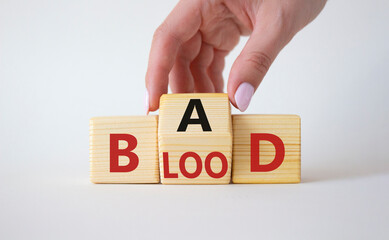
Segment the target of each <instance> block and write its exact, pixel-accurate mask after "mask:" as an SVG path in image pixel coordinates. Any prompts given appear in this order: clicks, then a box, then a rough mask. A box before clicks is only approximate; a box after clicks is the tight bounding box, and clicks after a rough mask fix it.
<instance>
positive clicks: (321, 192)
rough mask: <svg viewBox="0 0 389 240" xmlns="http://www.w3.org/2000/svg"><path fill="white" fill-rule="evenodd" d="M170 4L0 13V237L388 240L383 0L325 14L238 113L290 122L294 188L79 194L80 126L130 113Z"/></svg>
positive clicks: (331, 5) (80, 0)
mask: <svg viewBox="0 0 389 240" xmlns="http://www.w3.org/2000/svg"><path fill="white" fill-rule="evenodd" d="M175 3H176V1H167V0H164V1H155V0H154V1H151V0H147V1H144V0H142V1H130V0H121V1H101V0H99V1H92V0H90V1H87V0H61V1H60V0H56V1H49V0H46V1H44V0H42V1H38V0H37V1H25V0H7V1H5V0H0V238H1V239H80V238H83V239H91V238H92V237H93V238H94V239H155V238H157V237H158V238H161V239H162V238H165V237H166V238H168V237H169V238H170V239H175V238H189V239H196V238H199V237H203V238H205V239H209V238H211V237H212V238H226V239H248V238H250V239H270V238H271V239H286V238H288V239H370V238H372V239H388V238H389V225H388V218H389V207H388V203H389V146H388V145H389V140H388V137H389V127H388V121H389V107H388V103H389V96H388V91H389V79H388V76H389V64H388V63H389V46H388V43H389V27H388V26H389V14H388V10H389V4H388V2H387V1H385V0H381V1H380V0H374V1H362V0H358V1H346V0H343V1H342V0H338V1H329V2H328V4H327V6H326V7H325V9H324V11H323V12H322V14H321V15H320V16H319V17H318V18H317V19H316V20H315V21H314V22H313V23H312V24H311V25H309V26H308V27H307V28H305V29H304V30H302V31H301V32H300V33H299V34H298V35H297V36H296V37H295V38H294V39H293V40H292V42H291V43H290V44H289V45H288V46H287V47H286V48H285V49H284V50H283V51H282V53H281V54H280V55H279V57H278V59H277V60H276V61H275V62H274V64H273V66H272V67H271V69H270V71H269V73H268V74H267V76H266V78H265V80H264V81H263V83H262V85H261V86H260V88H259V89H258V91H257V93H256V95H255V96H254V98H253V100H252V104H251V106H250V107H249V109H248V111H247V113H281V114H299V115H300V116H301V118H302V183H301V184H292V185H287V184H285V185H284V184H279V185H232V184H231V185H224V186H164V185H134V184H133V185H131V184H122V185H94V184H91V183H90V182H89V160H88V154H89V150H88V144H89V142H88V141H89V137H88V134H89V118H90V117H93V116H111V115H141V114H143V113H144V109H143V94H144V75H145V71H146V66H147V60H148V52H149V49H150V43H151V38H152V34H153V31H154V30H155V28H156V27H157V26H158V25H159V24H160V23H161V21H162V20H163V19H164V18H165V16H166V15H167V14H168V13H169V12H170V10H171V9H172V8H173V6H174V5H175ZM245 40H246V39H242V41H241V43H240V44H239V46H238V47H237V49H236V51H234V52H233V53H231V54H230V55H229V57H228V61H227V64H226V69H225V77H227V76H228V72H229V69H230V67H231V64H232V62H233V60H234V58H235V57H236V56H237V54H238V53H239V50H240V49H241V48H242V46H243V45H244V43H245ZM236 112H237V111H235V113H236Z"/></svg>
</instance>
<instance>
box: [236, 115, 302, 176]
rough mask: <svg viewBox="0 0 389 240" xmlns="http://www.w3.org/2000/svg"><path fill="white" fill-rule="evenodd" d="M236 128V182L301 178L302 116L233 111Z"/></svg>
mask: <svg viewBox="0 0 389 240" xmlns="http://www.w3.org/2000/svg"><path fill="white" fill-rule="evenodd" d="M232 128H233V134H234V141H233V156H232V158H233V163H232V182H233V183H299V182H300V147H301V146H300V117H299V116H297V115H233V116H232ZM274 136H275V137H274ZM277 138H278V139H277ZM279 139H280V140H281V141H282V142H280V141H279ZM258 144H259V145H258ZM255 145H257V146H259V149H256V147H255ZM282 145H283V146H284V157H283V156H282V155H283V154H282ZM258 152H259V157H258V155H256V153H258ZM276 155H277V157H276ZM252 161H253V162H254V163H253V164H252ZM258 165H260V166H258ZM277 165H279V166H277ZM273 169H274V170H273Z"/></svg>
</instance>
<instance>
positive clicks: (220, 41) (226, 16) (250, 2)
mask: <svg viewBox="0 0 389 240" xmlns="http://www.w3.org/2000/svg"><path fill="white" fill-rule="evenodd" d="M325 2H326V0H181V1H179V2H178V4H177V5H176V7H175V8H174V9H173V11H172V12H171V13H170V14H169V16H168V17H167V18H166V19H165V21H164V22H163V23H162V24H161V25H160V26H159V27H158V29H157V30H156V31H155V33H154V37H153V42H152V45H151V51H150V58H149V64H148V68H147V73H146V88H147V92H146V111H147V113H148V112H149V111H155V110H157V109H158V108H159V98H160V96H161V95H162V94H164V93H167V89H168V84H169V85H170V88H171V90H172V92H173V93H190V92H223V86H224V81H223V76H222V71H223V68H224V61H225V60H224V59H225V57H226V56H227V54H228V53H229V52H230V51H231V50H232V49H233V48H234V47H235V46H236V45H237V44H238V42H239V38H240V36H241V35H250V38H249V40H248V41H247V43H246V45H245V47H244V48H243V50H242V52H241V53H240V55H239V56H238V58H237V59H236V60H235V62H234V64H233V66H232V68H231V71H230V75H229V79H228V85H227V92H228V96H229V99H230V102H231V103H232V104H233V105H234V106H235V107H236V108H238V109H239V110H240V111H245V110H246V109H247V107H248V105H249V103H250V100H251V97H252V96H253V94H254V92H255V90H256V89H257V87H258V86H259V84H260V83H261V81H262V79H263V77H264V76H265V74H266V72H267V71H268V69H269V67H270V65H271V64H272V62H273V61H274V59H275V58H276V56H277V55H278V53H279V52H280V51H281V49H282V48H283V47H284V46H285V45H286V44H287V43H288V42H289V41H290V40H291V39H292V38H293V36H294V35H295V34H296V33H297V32H298V31H299V30H301V29H302V28H303V27H304V26H306V25H307V24H308V23H309V22H311V21H312V20H313V19H314V18H315V17H316V16H317V15H318V14H319V13H320V11H321V10H322V9H323V7H324V5H325Z"/></svg>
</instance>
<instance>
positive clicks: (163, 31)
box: [153, 22, 182, 44]
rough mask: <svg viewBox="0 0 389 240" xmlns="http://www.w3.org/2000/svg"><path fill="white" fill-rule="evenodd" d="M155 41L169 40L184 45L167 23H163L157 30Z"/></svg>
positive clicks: (154, 36)
mask: <svg viewBox="0 0 389 240" xmlns="http://www.w3.org/2000/svg"><path fill="white" fill-rule="evenodd" d="M153 40H169V41H173V42H175V43H176V44H182V40H181V39H180V38H179V37H178V35H177V34H176V33H175V32H174V31H171V30H170V27H169V25H168V24H167V23H166V22H164V23H162V24H161V25H160V26H159V27H158V28H157V29H156V30H155V32H154V35H153Z"/></svg>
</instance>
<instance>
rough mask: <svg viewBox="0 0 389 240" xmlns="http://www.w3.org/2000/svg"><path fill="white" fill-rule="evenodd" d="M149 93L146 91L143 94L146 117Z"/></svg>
mask: <svg viewBox="0 0 389 240" xmlns="http://www.w3.org/2000/svg"><path fill="white" fill-rule="evenodd" d="M149 101H150V100H149V91H147V89H146V92H145V113H146V115H149Z"/></svg>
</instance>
